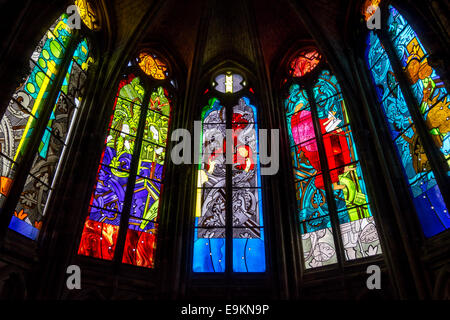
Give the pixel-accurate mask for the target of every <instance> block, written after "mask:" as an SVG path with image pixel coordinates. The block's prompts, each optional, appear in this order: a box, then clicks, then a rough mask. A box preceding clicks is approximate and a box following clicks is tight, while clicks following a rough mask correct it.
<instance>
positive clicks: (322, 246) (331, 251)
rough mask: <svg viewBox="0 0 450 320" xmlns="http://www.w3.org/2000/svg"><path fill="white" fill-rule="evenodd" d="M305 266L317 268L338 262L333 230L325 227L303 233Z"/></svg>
mask: <svg viewBox="0 0 450 320" xmlns="http://www.w3.org/2000/svg"><path fill="white" fill-rule="evenodd" d="M302 247H303V256H304V261H305V268H306V269H311V268H317V267H323V266H327V265H331V264H334V263H337V257H336V248H335V246H334V240H333V230H332V229H331V228H324V229H320V230H317V231H314V232H309V233H305V234H303V235H302Z"/></svg>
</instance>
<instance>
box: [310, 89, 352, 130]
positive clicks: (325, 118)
mask: <svg viewBox="0 0 450 320" xmlns="http://www.w3.org/2000/svg"><path fill="white" fill-rule="evenodd" d="M316 106H317V114H318V116H319V123H320V127H321V130H322V133H324V132H330V131H333V130H336V129H337V128H342V127H344V126H346V125H347V124H349V120H348V116H347V110H346V109H345V103H344V98H343V97H342V95H341V94H338V95H336V96H333V97H331V98H329V99H327V100H322V101H320V102H317V104H316Z"/></svg>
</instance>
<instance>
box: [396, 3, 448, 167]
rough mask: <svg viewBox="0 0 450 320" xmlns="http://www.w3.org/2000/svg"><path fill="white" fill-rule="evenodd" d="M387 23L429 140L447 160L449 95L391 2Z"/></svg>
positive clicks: (425, 52)
mask: <svg viewBox="0 0 450 320" xmlns="http://www.w3.org/2000/svg"><path fill="white" fill-rule="evenodd" d="M387 24H388V33H389V36H390V39H391V41H392V44H393V46H394V49H395V52H396V54H397V57H398V59H399V60H400V63H401V65H402V67H403V70H404V73H405V75H406V78H407V79H408V81H409V84H410V86H411V91H412V92H413V95H414V98H415V100H416V103H417V107H418V108H419V110H420V113H421V115H422V117H423V119H424V121H425V124H426V126H427V127H428V129H429V131H430V134H431V136H432V138H433V141H434V142H435V144H436V146H437V147H438V148H439V150H440V151H441V153H442V154H443V156H444V157H445V159H446V160H447V162H448V163H449V164H450V135H449V134H448V133H449V131H450V126H449V117H450V107H449V106H450V99H449V97H448V93H447V90H446V89H445V86H444V83H443V81H442V80H441V78H440V77H439V76H438V74H437V73H436V71H435V70H434V69H433V68H432V67H431V66H430V65H429V64H428V56H429V54H428V53H427V51H426V49H425V47H424V46H423V45H422V43H421V42H420V40H419V37H418V36H417V34H416V33H415V32H414V30H413V29H412V28H411V26H410V25H409V24H408V22H407V21H406V20H405V19H404V18H403V17H402V15H401V14H400V13H399V12H398V11H397V10H396V9H395V8H394V7H392V6H389V17H388V21H387Z"/></svg>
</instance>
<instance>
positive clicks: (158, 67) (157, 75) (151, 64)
mask: <svg viewBox="0 0 450 320" xmlns="http://www.w3.org/2000/svg"><path fill="white" fill-rule="evenodd" d="M139 67H141V69H142V71H144V72H145V73H146V74H148V75H149V76H151V77H153V78H154V79H156V80H164V79H166V77H167V70H168V68H167V65H166V64H165V63H164V62H162V61H161V60H160V59H158V58H156V57H153V56H152V55H151V54H149V53H147V52H141V53H140V54H139Z"/></svg>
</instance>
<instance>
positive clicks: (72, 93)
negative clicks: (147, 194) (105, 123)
mask: <svg viewBox="0 0 450 320" xmlns="http://www.w3.org/2000/svg"><path fill="white" fill-rule="evenodd" d="M92 62H93V58H92V56H91V54H90V45H89V41H88V39H87V38H82V37H81V35H80V34H79V33H78V34H76V35H75V32H74V30H72V29H71V28H70V27H69V25H68V16H67V14H63V15H62V16H61V17H60V18H59V19H58V20H57V21H56V22H55V23H54V24H53V25H52V26H51V27H50V29H49V30H48V31H47V32H46V34H45V35H44V36H43V38H42V39H41V41H40V42H39V44H38V45H37V47H36V48H35V50H34V52H33V54H32V56H31V58H30V60H29V74H28V76H26V77H25V78H24V79H23V80H22V82H21V84H20V85H19V86H18V89H17V90H16V91H15V92H14V94H13V96H12V98H11V100H10V102H9V104H8V106H7V108H6V111H5V113H4V114H3V117H2V119H1V122H0V144H1V154H0V167H1V172H0V174H1V178H0V181H1V190H0V204H1V205H2V207H5V206H7V205H9V206H10V207H11V206H15V210H14V214H13V215H12V219H11V222H10V225H9V228H10V229H12V230H14V231H16V232H18V233H20V234H22V235H24V236H26V237H28V238H30V239H33V240H35V239H36V238H37V236H38V234H39V230H40V229H41V227H42V223H43V218H44V215H45V211H46V203H47V201H48V199H49V197H50V195H51V193H52V190H53V189H54V188H55V177H56V176H57V172H58V163H59V162H60V159H61V158H62V155H63V154H64V152H65V149H66V148H65V147H66V145H67V143H68V141H69V139H70V133H71V125H72V122H73V120H74V119H75V118H76V115H77V113H78V110H79V107H80V102H81V100H82V98H83V95H84V91H85V88H84V83H85V80H86V77H87V70H88V68H89V65H90V64H92ZM60 74H65V76H64V77H60V76H59V75H60ZM42 122H44V123H47V125H46V126H45V127H44V128H43V129H42V130H40V131H38V130H37V128H38V126H39V124H40V123H42ZM36 136H39V137H40V138H39V139H38V140H40V143H39V145H38V146H33V145H30V143H29V142H30V141H31V139H32V138H33V139H35V138H36ZM24 158H26V159H30V161H31V162H32V166H31V168H30V170H29V172H28V173H27V174H23V173H22V175H18V172H17V168H18V167H19V166H20V165H21V163H22V162H23V161H22V159H24ZM18 176H19V177H20V176H22V178H19V180H17V177H18ZM13 185H16V187H17V189H21V192H19V193H17V192H16V194H12V195H10V194H9V193H10V190H11V188H12V186H13ZM19 191H20V190H19Z"/></svg>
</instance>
